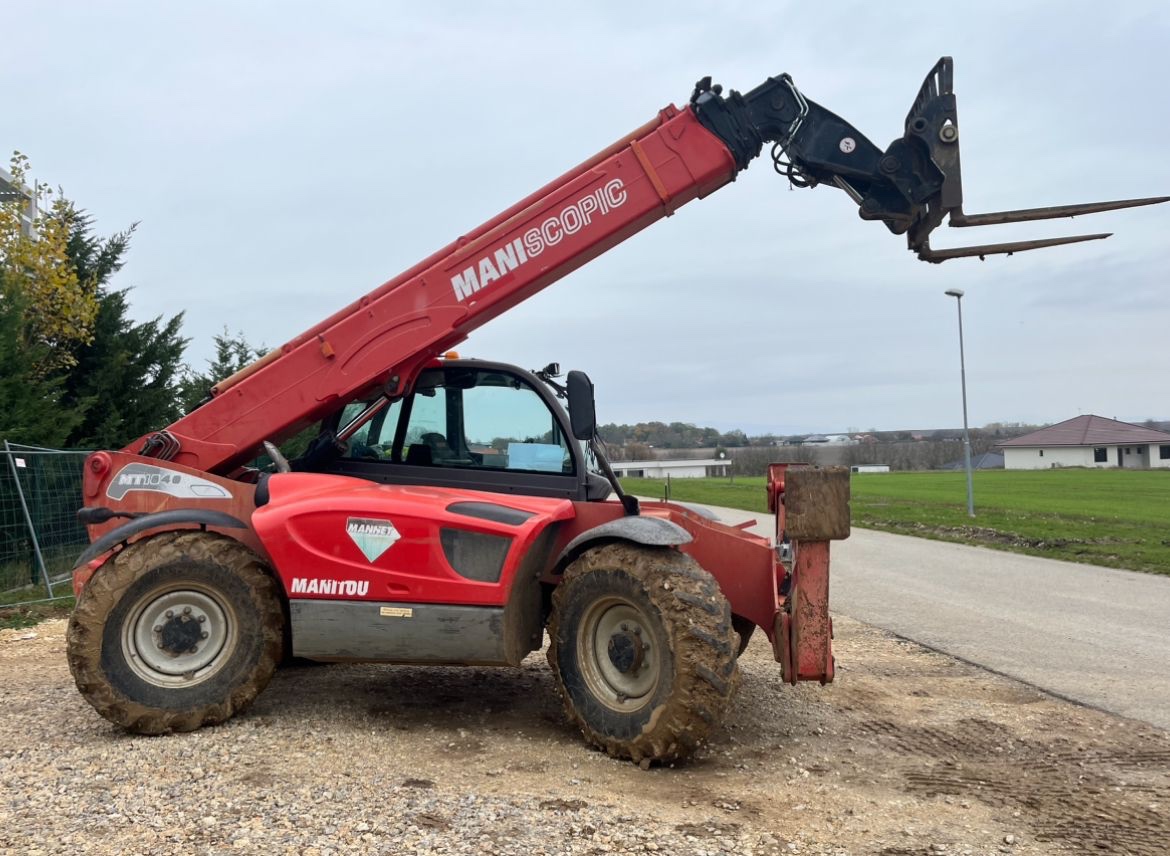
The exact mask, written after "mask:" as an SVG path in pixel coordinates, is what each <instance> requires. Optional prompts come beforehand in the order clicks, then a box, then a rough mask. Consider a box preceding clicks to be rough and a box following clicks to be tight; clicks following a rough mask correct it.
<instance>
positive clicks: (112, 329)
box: [63, 211, 188, 448]
mask: <svg viewBox="0 0 1170 856" xmlns="http://www.w3.org/2000/svg"><path fill="white" fill-rule="evenodd" d="M133 233H134V225H131V226H130V227H129V228H128V229H126V230H125V231H122V232H116V233H115V234H113V235H111V236H110V237H108V238H104V239H103V238H99V237H97V236H96V235H94V234H93V218H92V217H90V216H89V215H88V214H86V213H85V212H84V211H78V212H77V216H76V218H75V219H74V221H73V225H72V231H71V233H70V239H69V242H68V253H69V258H70V260H71V262H72V263H73V266H74V269H75V270H76V272H77V276H78V279H79V280H80V281H81V282H85V283H89V284H90V287H92V288H93V290H94V291H95V293H96V294H97V295H98V312H97V317H96V318H95V320H94V326H93V332H92V338H91V341H90V342H88V343H84V344H79V345H78V346H76V347H75V349H74V352H73V368H72V369H71V370H70V371H69V374H68V376H67V378H66V381H65V397H64V402H63V403H64V404H65V406H67V407H69V408H71V409H74V410H76V411H78V412H80V413H82V414H84V416H83V419H82V420H81V423H80V424H79V425H78V426H77V427H76V428H75V429H74V430H73V431H72V432H71V433H70V435H69V437H68V440H67V442H68V444H69V445H71V446H80V447H88V448H116V447H118V446H121V445H124V444H125V443H127V442H129V441H131V440H133V439H134V438H135V437H138V436H140V435H142V434H145V433H146V432H148V431H150V430H153V429H156V428H160V427H162V426H164V425H166V424H167V423H169V422H172V421H173V420H174V419H176V418H177V417H178V416H179V415H180V412H181V406H182V404H181V393H182V390H181V382H182V372H183V350H184V348H185V347H186V345H187V341H188V340H187V339H184V338H183V337H182V336H180V335H179V328H180V326H181V325H182V322H183V313H182V312H180V313H178V314H177V315H174V316H172V317H171V318H170V319H168V320H166V321H164V320H163V317H162V316H161V315H160V316H159V317H157V318H154V319H152V320H150V321H146V322H142V323H134V322H133V321H131V320H130V319H129V318H128V317H127V312H128V310H129V302H128V299H127V295H128V293H129V289H121V290H111V289H110V288H109V287H108V286H109V281H110V278H111V277H112V276H113V275H114V274H115V273H117V272H118V271H119V270H120V269H121V268H122V265H123V263H124V262H123V256H124V255H125V253H126V251H127V250H128V249H129V247H130V237H131V236H132V235H133Z"/></svg>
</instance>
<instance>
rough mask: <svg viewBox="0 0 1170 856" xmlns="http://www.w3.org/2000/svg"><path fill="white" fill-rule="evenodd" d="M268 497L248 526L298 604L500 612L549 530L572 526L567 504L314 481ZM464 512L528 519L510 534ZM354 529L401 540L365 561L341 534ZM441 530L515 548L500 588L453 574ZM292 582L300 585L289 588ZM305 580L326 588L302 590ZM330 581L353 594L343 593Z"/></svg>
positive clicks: (297, 479)
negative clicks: (358, 523) (382, 529)
mask: <svg viewBox="0 0 1170 856" xmlns="http://www.w3.org/2000/svg"><path fill="white" fill-rule="evenodd" d="M269 492H270V497H271V499H270V501H269V503H268V504H267V505H264V506H262V507H260V508H258V509H256V512H255V514H253V515H252V525H253V527H254V528H255V530H256V534H257V535H258V536H259V538H260V540H261V542H262V543H263V544H264V547H265V549H266V550H267V552H268V556H269V558H270V559H271V560H272V563H273V566H274V567H275V569H276V572H277V574H278V575H279V577H280V579H281V582H282V583H283V584H284V587H285V591H286V592H288V594H289V597H290V598H294V599H296V598H321V599H327V600H335V599H345V600H375V601H401V602H406V603H450V604H467V605H477V606H503V605H504V604H505V603H506V602H507V600H508V593H509V592H510V591H511V584H512V580H513V579H514V578H515V574H516V571H517V569H518V568H519V565H520V562H521V561H522V560H523V558H524V556H525V555H526V554H527V552H528V550H529V549H530V548H531V547H532V545H533V542H534V541H535V539H536V537H537V536H538V535H540V533H541V532H543V531H544V529H545V527H547V526H548V525H550V524H551V523H554V522H557V521H562V520H570V519H572V517H573V503H571V502H570V501H569V500H567V499H545V498H541V497H531V496H515V495H508V496H504V495H497V494H488V493H474V492H470V491H461V490H449V489H445V488H431V487H412V486H405V485H380V484H373V483H371V482H367V481H363V480H361V479H353V478H348V477H345V476H332V475H315V474H310V473H288V474H284V475H278V476H274V477H272V478H271V479H270V480H269ZM461 502H462V503H467V502H479V503H484V502H490V503H495V504H498V505H502V506H506V507H507V508H511V509H517V510H519V511H524V512H528V513H530V514H531V515H532V516H531V517H529V518H528V519H527V520H525V521H524V522H522V523H520V524H518V525H513V524H509V523H501V522H496V521H492V520H485V519H482V518H478V517H469V516H467V515H465V514H459V513H456V512H453V511H451V510H449V508H450V507H451V506H452V505H455V504H457V503H461ZM350 520H364V521H385V522H386V523H388V524H390V525H392V526H393V531H396V532H397V534H398V537H397V539H396V540H394V541H393V543H391V544H389V546H387V547H386V548H385V551H384V552H382V553H381V554H380V555H378V556H377V557H376V558H373V559H371V558H368V557H367V556H366V555H365V554H363V552H362V550H361V549H360V548H359V545H358V542H357V541H356V540H355V539H354V538H353V537H351V536H350V535H349V534H348V532H347V524H348V522H349V521H350ZM444 528H452V529H459V530H467V531H471V532H478V533H484V534H488V535H497V536H503V537H505V538H509V539H511V542H512V543H511V546H510V548H509V550H508V553H507V558H506V560H505V562H504V566H503V571H502V573H501V574H500V578H499V581H498V582H480V581H477V580H472V579H467V578H466V577H463V576H461V575H460V574H459V573H458V572H456V571H455V570H454V569H453V568H452V567H451V565H450V564H449V563H448V561H447V558H446V556H445V555H444V551H443V548H442V545H441V543H440V537H439V532H440V530H441V529H444ZM388 540H389V538H386V539H384V540H383V543H385V542H386V541H388ZM297 580H301V581H302V582H300V583H299V584H294V583H295V581H297ZM306 580H318V581H326V583H327V584H326V585H324V586H320V585H318V586H315V587H313V586H307V585H306V583H305V582H304V581H306ZM333 581H344V582H353V583H356V584H357V585H351V586H341V587H339V586H335V585H333V584H332V582H333ZM314 588H315V589H316V590H306V589H314Z"/></svg>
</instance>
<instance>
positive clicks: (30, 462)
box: [0, 440, 89, 604]
mask: <svg viewBox="0 0 1170 856" xmlns="http://www.w3.org/2000/svg"><path fill="white" fill-rule="evenodd" d="M88 454H89V453H88V452H77V451H62V450H59V449H43V448H40V447H39V446H22V445H19V444H16V443H9V442H8V441H7V440H5V441H4V448H3V450H2V451H0V458H2V460H0V603H4V604H17V603H29V602H33V601H39V600H45V599H53V598H58V597H68V596H69V595H70V594H72V590H71V588H70V584H69V571H70V570H71V569H72V567H73V562H74V560H76V559H77V556H78V554H80V553H81V551H82V550H84V549H85V547H86V545H87V544H88V543H89V539H88V537H87V536H86V533H85V527H84V526H82V525H81V524H80V523H79V522H78V521H77V509H79V508H81V505H82V502H81V472H82V465H83V464H84V462H85V456H86V455H88Z"/></svg>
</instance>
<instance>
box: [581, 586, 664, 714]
mask: <svg viewBox="0 0 1170 856" xmlns="http://www.w3.org/2000/svg"><path fill="white" fill-rule="evenodd" d="M656 626H657V624H656V622H654V621H653V619H651V618H650V616H648V615H647V614H646V613H645V612H643V611H642V609H640V608H639V607H638V606H637V605H636V604H634V603H632V602H631V601H628V600H626V599H624V598H619V597H606V598H601V599H599V600H597V601H594V602H593V603H592V604H591V605H590V606H589V608H588V609H587V610H586V612H585V614H584V616H582V621H581V623H580V625H579V629H578V637H577V650H578V651H579V652H580V655H581V656H580V666H581V674H582V677H584V679H585V683H586V684H587V685H588V687H589V690H590V692H591V693H592V694H593V696H594V697H596V698H597V699H599V700H600V701H601V702H602V703H604V704H605V705H606V706H607V707H609V708H611V709H613V710H616V711H621V712H629V711H632V710H636V709H638V708H640V707H642V706H643V705H644V704H645V703H646V702H647V701H648V700H649V699H650V698H652V697H653V696H654V692H655V690H656V689H657V688H658V682H659V680H660V679H661V676H662V671H663V670H662V657H663V655H664V654H665V651H663V650H661V649H662V647H663V646H661V645H660V644H659V643H658V639H657V636H656V635H655V632H654V628H655V627H656Z"/></svg>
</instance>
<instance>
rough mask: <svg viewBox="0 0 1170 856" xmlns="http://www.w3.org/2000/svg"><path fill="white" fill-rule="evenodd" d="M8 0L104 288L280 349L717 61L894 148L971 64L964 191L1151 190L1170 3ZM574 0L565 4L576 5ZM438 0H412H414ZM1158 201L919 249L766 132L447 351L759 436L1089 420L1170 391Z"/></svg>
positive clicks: (990, 200) (1157, 188) (22, 81)
mask: <svg viewBox="0 0 1170 856" xmlns="http://www.w3.org/2000/svg"><path fill="white" fill-rule="evenodd" d="M556 5H557V4H550V3H547V2H542V3H498V4H495V3H491V4H489V3H439V2H435V3H432V4H421V3H410V4H394V3H368V4H359V3H330V4H325V3H321V2H314V3H292V2H280V3H275V2H274V3H258V2H251V3H242V2H233V3H206V2H205V3H197V4H196V3H188V4H170V3H158V2H157V0H155V2H140V3H96V2H83V3H82V2H78V3H55V2H43V3H23V4H20V5H19V6H17V7H12V8H9V9H8V10H7V11H6V12H5V30H6V33H5V36H4V40H3V41H4V47H3V50H2V51H0V70H2V72H3V75H2V79H3V80H4V99H3V104H4V110H3V115H4V122H3V124H2V125H0V127H2V128H3V131H4V133H3V139H2V140H0V142H2V143H4V144H6V146H7V148H8V149H19V150H21V151H22V152H24V153H25V154H27V155H28V156H29V157H30V158H31V159H32V163H33V167H34V174H35V176H36V177H37V178H38V179H40V180H42V181H47V182H49V183H51V184H54V185H61V186H62V187H63V188H64V190H65V193H66V195H67V196H69V197H70V198H72V199H74V200H75V201H77V202H78V203H79V204H80V205H81V206H83V207H84V208H86V209H88V210H89V211H90V213H92V214H93V215H94V216H95V217H96V218H97V221H98V227H99V229H100V230H101V231H102V232H104V233H109V232H112V231H114V230H116V229H119V228H123V227H125V226H126V225H127V224H129V223H130V222H133V221H138V222H139V223H140V226H139V230H138V232H137V234H136V236H135V238H134V243H133V246H132V249H131V252H130V254H129V256H128V259H129V263H128V264H127V265H126V267H125V269H124V270H123V271H122V273H121V274H119V276H118V278H117V280H116V284H117V285H119V286H132V287H133V289H134V290H133V292H132V297H131V299H132V307H133V313H134V315H135V316H136V317H137V318H138V319H146V318H150V317H153V316H155V315H158V314H160V313H167V314H173V313H174V312H176V311H178V310H185V311H186V322H185V325H184V331H185V334H186V335H188V336H190V337H191V338H192V339H193V342H192V346H191V348H190V351H189V354H190V356H191V359H192V362H193V363H194V364H195V365H196V366H197V367H202V366H203V365H204V361H205V360H206V359H207V358H208V357H209V356H210V354H211V351H212V344H211V337H212V336H213V335H214V334H215V333H217V332H219V331H220V330H221V329H222V328H223V327H224V326H225V325H226V326H227V327H228V328H229V329H230V330H231V331H233V332H234V331H236V330H240V331H243V332H244V334H245V335H246V337H247V338H248V339H249V340H250V341H251V342H252V343H253V344H261V343H263V344H265V345H267V346H269V347H272V346H277V345H280V344H282V343H283V342H284V341H286V340H288V339H290V338H292V337H293V336H295V335H296V334H298V333H299V332H301V331H302V330H304V329H306V328H308V327H310V326H311V325H312V324H314V323H315V322H316V321H318V320H320V319H321V318H323V317H325V316H326V315H328V314H331V313H332V312H333V311H335V310H336V309H338V308H339V307H341V306H342V305H345V304H346V303H348V302H350V301H351V300H353V299H354V298H356V297H357V296H359V295H361V294H363V293H365V292H367V291H369V290H371V289H373V288H374V287H375V286H377V285H378V284H380V283H381V282H383V281H385V280H387V279H389V278H391V277H392V276H394V275H395V274H397V273H398V272H400V271H401V270H403V269H405V268H407V267H409V266H410V265H412V264H414V263H415V262H416V261H418V260H420V259H421V258H423V257H424V256H426V255H429V254H430V253H431V252H433V251H434V250H435V249H437V248H439V247H440V246H442V245H444V244H446V243H447V242H449V241H450V240H452V239H453V238H455V237H457V236H458V235H460V234H463V233H465V232H468V231H470V230H471V229H472V228H474V227H475V226H477V225H478V224H479V223H481V222H483V221H485V220H487V219H490V218H491V217H493V216H494V215H495V214H497V213H498V212H499V211H501V210H503V209H504V208H506V207H508V206H509V205H511V204H512V203H513V202H515V201H516V200H518V199H520V198H521V197H523V196H525V195H527V194H528V193H529V192H530V191H532V190H534V189H535V188H537V187H539V186H540V185H542V184H544V183H545V182H546V181H548V180H549V179H551V178H552V177H554V176H556V175H558V174H560V173H561V172H562V171H564V170H565V169H567V168H568V167H570V166H572V165H573V164H575V163H578V162H580V161H582V160H584V159H585V158H587V157H588V156H590V155H592V154H593V153H594V152H596V151H597V150H599V149H601V148H603V147H604V146H606V145H608V144H609V143H610V142H612V141H613V140H614V139H616V138H617V137H619V136H621V135H623V134H624V133H626V132H628V131H630V130H633V129H634V128H635V127H637V126H639V125H641V124H643V123H644V122H646V121H647V120H649V119H651V118H653V116H654V115H655V114H656V113H657V111H658V110H659V109H660V108H662V107H664V106H665V105H666V104H668V103H671V102H673V103H675V104H679V105H682V104H684V103H685V102H686V100H687V98H688V97H689V95H690V91H691V87H692V85H693V83H694V81H695V80H697V79H698V78H700V77H702V76H703V75H707V74H710V75H712V76H713V77H714V78H715V80H716V81H718V82H721V83H723V84H724V86H725V87H727V88H736V89H741V90H748V89H751V88H752V87H754V86H756V85H757V84H759V83H761V82H763V80H764V79H765V78H767V77H768V76H769V75H776V74H779V73H781V72H788V73H790V74H791V75H792V76H793V78H794V79H795V82H796V84H797V85H798V86H799V87H800V88H801V90H802V91H803V92H804V94H805V95H806V96H808V97H809V98H811V99H813V100H815V101H817V102H819V103H820V104H822V105H823V106H825V107H827V108H828V109H829V110H832V111H833V112H836V113H838V114H840V115H841V116H843V117H844V118H846V119H847V120H849V121H850V122H852V123H853V124H854V125H856V126H857V127H858V128H859V129H860V130H861V131H862V133H864V134H866V135H867V136H868V137H870V139H872V140H873V141H874V142H875V143H877V144H878V145H879V146H880V147H882V148H884V147H885V146H886V145H887V144H888V143H889V141H890V140H892V139H893V138H894V137H896V136H898V135H900V134H901V124H902V121H903V119H904V117H905V114H906V111H907V109H908V107H909V105H910V102H911V100H912V98H913V96H914V95H915V93H916V92H917V89H918V86H919V85H920V83H921V81H922V78H923V76H924V75H925V74H926V72H927V71H928V70H929V69H930V67H931V66H932V65H933V64H934V62H935V61H936V60H937V59H938V57H939V56H940V55H943V54H949V55H952V56H954V58H955V88H956V92H957V93H958V97H959V110H960V123H961V127H962V132H963V135H962V146H963V173H964V175H963V177H964V184H965V187H964V190H965V199H966V203H965V206H966V208H967V210H968V211H969V212H978V211H987V210H999V209H1003V208H1013V207H1029V206H1037V205H1052V204H1061V203H1068V202H1087V201H1096V200H1100V199H1114V198H1124V197H1134V196H1150V195H1164V194H1170V157H1168V156H1167V152H1168V150H1170V148H1168V146H1170V134H1168V131H1170V108H1168V106H1167V105H1168V104H1170V94H1168V92H1167V89H1168V87H1167V84H1168V83H1170V71H1168V70H1167V65H1166V53H1167V49H1168V45H1170V4H1168V3H1166V2H1164V0H1160V2H1158V1H1156V0H1150V2H1120V3H1112V4H1103V3H1100V2H1094V3H1087V2H1068V0H1064V2H1030V3H1019V2H1010V3H1009V2H980V3H962V4H960V3H950V4H947V3H913V2H907V3H900V4H888V3H887V4H880V5H875V4H873V3H851V2H834V3H832V4H825V3H812V2H805V3H779V2H760V0H756V2H753V3H742V4H741V3H723V4H711V3H696V4H687V3H681V2H671V3H630V2H622V3H616V2H615V3H592V4H589V6H588V7H585V8H578V9H576V10H575V11H572V12H567V11H561V10H558V9H556V8H555V7H556ZM579 5H582V6H583V5H584V4H579ZM428 6H429V7H433V8H427V7H428ZM1168 230H1170V205H1167V206H1162V207H1161V208H1140V209H1135V210H1133V211H1129V212H1119V213H1112V214H1103V215H1097V216H1095V217H1091V218H1086V219H1078V220H1076V221H1053V222H1050V223H1033V224H1022V225H1015V226H1005V227H997V228H988V229H983V230H970V229H968V230H955V231H952V232H950V233H948V232H947V230H940V231H939V232H938V233H936V236H937V237H936V238H935V240H934V242H933V243H934V244H935V245H936V246H955V245H959V244H964V243H987V242H991V241H1000V240H1016V239H1022V238H1029V237H1047V236H1050V235H1063V234H1074V233H1077V232H1097V231H1114V232H1116V235H1115V236H1114V237H1113V238H1111V239H1109V240H1108V241H1099V242H1094V243H1090V244H1082V245H1079V246H1074V247H1065V248H1058V249H1052V250H1043V251H1037V252H1034V253H1028V254H1025V255H1021V256H1014V257H1011V258H1005V257H995V258H990V259H988V260H987V261H985V262H979V261H978V260H961V261H952V262H947V263H946V264H944V265H941V266H938V265H926V264H923V263H921V262H918V261H916V260H915V259H914V257H913V256H912V255H911V254H910V253H908V252H907V251H906V249H905V242H904V240H903V239H901V238H897V237H894V236H892V235H890V234H889V233H888V232H887V231H886V230H885V228H884V227H883V226H881V225H879V224H875V223H866V222H863V221H861V220H860V219H859V218H858V217H857V214H856V207H855V206H854V205H853V204H852V203H851V202H850V201H849V199H848V198H847V197H846V196H845V195H844V194H843V193H841V192H840V191H837V190H834V189H831V188H823V187H822V188H817V189H815V190H803V191H792V192H790V191H789V189H788V186H787V183H786V181H785V180H783V179H782V178H781V177H780V176H778V175H776V174H775V173H774V172H773V171H772V168H771V163H770V162H768V160H767V158H766V156H765V158H763V159H761V160H757V161H756V162H755V163H754V164H753V165H752V167H751V168H750V169H749V170H748V171H747V172H745V173H743V174H741V175H740V177H739V179H738V180H737V181H736V182H735V183H734V184H732V185H729V186H727V187H725V188H723V189H722V190H720V191H719V192H718V193H716V194H714V195H713V196H711V197H709V198H707V199H704V200H700V201H697V202H694V203H691V204H690V205H688V206H686V207H685V208H683V209H681V210H680V211H679V212H678V213H677V214H676V215H675V216H674V217H672V218H670V219H669V220H665V221H662V222H660V223H658V224H656V225H654V226H652V227H650V228H649V229H648V230H647V231H645V232H643V233H641V234H639V235H636V236H635V237H633V238H632V239H630V240H629V241H627V242H626V243H625V244H623V245H621V246H619V247H617V248H615V249H614V250H611V251H610V252H609V253H608V254H606V255H604V256H602V257H601V258H599V259H597V260H595V261H593V262H592V263H590V264H589V265H587V266H585V267H584V268H582V269H580V270H579V271H577V272H575V273H573V274H571V275H570V276H568V277H567V278H566V279H564V280H562V281H560V282H559V283H556V284H555V285H553V286H552V287H550V288H549V289H547V290H546V291H544V292H543V293H542V294H540V295H538V296H537V297H535V298H533V299H531V300H529V301H528V302H527V303H525V304H523V305H521V306H520V307H518V308H516V309H513V310H512V311H511V312H509V313H507V314H505V315H503V316H502V317H500V318H498V319H496V320H494V321H492V322H490V323H489V324H488V325H486V326H485V327H483V328H481V329H480V330H479V331H477V332H476V333H475V334H474V335H473V336H472V338H471V339H470V340H469V341H468V342H467V343H465V344H464V345H463V346H462V347H461V352H462V353H463V354H464V355H466V356H478V357H484V358H492V359H500V360H505V361H508V362H514V363H518V364H520V365H522V366H525V367H527V368H535V367H538V366H542V365H544V364H545V363H547V362H550V361H559V362H560V363H561V364H562V366H563V367H565V368H581V369H584V370H586V371H588V372H589V373H590V375H591V376H592V378H593V380H594V382H595V384H596V385H597V398H598V407H599V411H600V414H599V415H600V417H601V419H602V421H604V422H609V421H614V422H636V421H646V420H662V421H668V422H669V421H676V420H677V421H684V422H693V423H696V424H699V425H714V426H717V427H720V428H722V429H725V430H726V429H729V428H736V427H739V428H743V429H745V430H747V431H748V432H749V433H757V432H763V431H778V432H782V433H795V432H811V431H825V432H829V431H844V430H847V429H850V428H856V429H868V428H877V429H896V428H927V427H946V426H955V425H959V424H961V419H962V411H961V401H960V395H959V354H958V336H957V320H956V312H955V301H954V300H953V299H952V298H948V297H946V296H944V294H943V292H944V291H945V290H946V289H948V288H962V289H964V290H965V291H966V297H965V298H964V300H963V311H964V328H965V334H966V354H967V382H968V401H969V407H970V421H971V424H972V425H974V426H979V425H983V424H986V423H988V422H993V421H1022V422H1030V423H1048V422H1056V421H1060V420H1063V419H1067V418H1070V417H1073V416H1076V415H1078V414H1081V413H1096V414H1099V415H1102V416H1107V417H1116V418H1119V419H1122V420H1127V421H1140V420H1143V419H1146V418H1148V417H1156V418H1170V394H1168V393H1170V346H1168V344H1167V331H1168V330H1170V288H1168V285H1170V240H1168V239H1167V232H1168Z"/></svg>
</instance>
